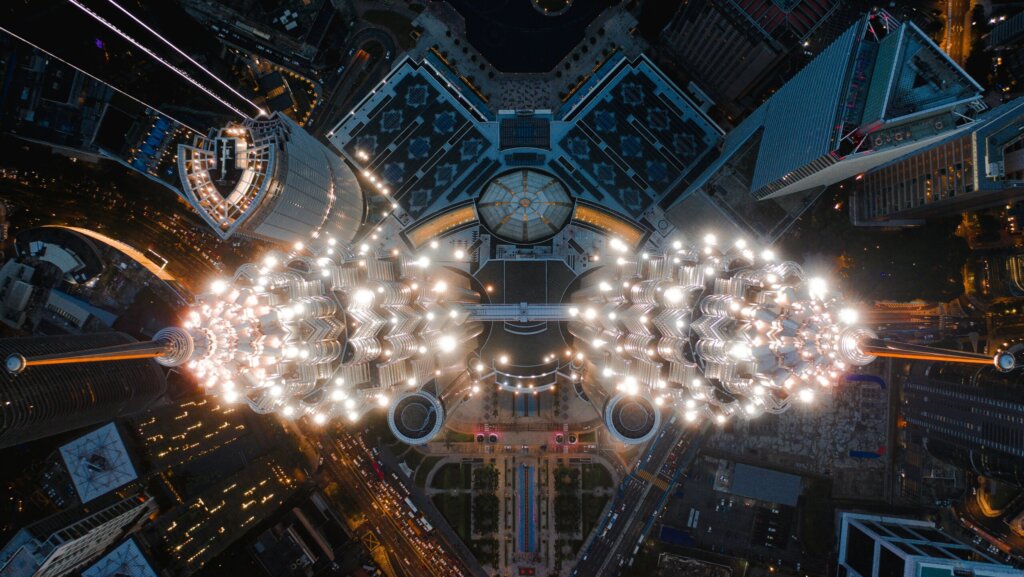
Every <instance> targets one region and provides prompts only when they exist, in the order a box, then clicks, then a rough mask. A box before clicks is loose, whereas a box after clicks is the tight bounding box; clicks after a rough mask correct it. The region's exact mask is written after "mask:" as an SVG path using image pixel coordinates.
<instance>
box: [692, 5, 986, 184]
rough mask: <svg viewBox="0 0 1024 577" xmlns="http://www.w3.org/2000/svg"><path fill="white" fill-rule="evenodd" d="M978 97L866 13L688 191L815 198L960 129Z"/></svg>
mask: <svg viewBox="0 0 1024 577" xmlns="http://www.w3.org/2000/svg"><path fill="white" fill-rule="evenodd" d="M981 92H982V89H981V87H980V86H979V85H978V84H977V83H976V82H975V81H974V80H972V79H971V78H970V77H969V76H968V75H967V74H966V73H965V72H964V71H963V70H962V69H961V68H960V67H959V66H957V64H956V63H955V62H953V60H951V59H950V58H949V57H948V56H947V55H946V54H945V53H943V52H942V51H941V50H940V49H939V47H938V46H936V45H935V44H934V43H933V42H932V41H931V40H930V39H929V38H928V36H927V35H926V34H924V33H923V32H922V31H921V30H920V29H919V28H918V27H917V26H915V25H914V24H913V23H910V22H907V23H900V22H897V21H895V20H894V19H893V18H892V17H891V16H889V15H888V14H887V13H885V12H877V13H874V14H871V15H869V16H865V17H864V18H863V19H862V20H860V21H858V22H857V23H856V24H854V25H853V26H851V27H850V28H849V29H848V30H847V31H846V32H845V33H843V34H842V35H841V36H839V38H837V39H836V40H835V41H834V42H833V43H832V44H830V45H829V46H828V47H827V48H825V49H824V50H823V51H822V52H821V53H820V54H819V55H818V56H817V57H816V58H815V59H814V60H813V61H812V62H811V63H810V64H808V65H807V66H806V67H805V68H804V69H803V70H801V71H800V72H799V73H798V74H797V75H796V76H794V77H793V78H792V79H791V80H790V81H789V82H787V83H786V84H785V85H784V86H782V87H781V88H780V89H779V90H778V91H777V92H776V93H775V94H774V95H772V97H771V98H769V99H768V100H767V101H766V102H765V103H764V104H762V105H761V106H760V107H759V108H758V109H757V110H755V111H754V112H753V113H752V114H751V115H750V116H749V117H747V118H746V119H745V120H744V121H743V122H742V123H741V124H740V125H739V126H737V127H736V128H735V129H733V130H732V131H731V132H730V133H729V134H728V135H726V138H725V143H724V146H723V150H722V155H721V157H720V158H719V159H718V160H717V161H716V162H715V163H714V164H712V165H711V166H710V167H709V168H708V169H707V170H706V171H705V172H704V174H702V175H701V177H700V178H698V179H697V180H696V181H695V182H694V184H693V185H692V186H691V187H690V189H689V191H688V192H689V193H693V192H695V191H697V190H703V191H704V192H705V193H706V194H724V193H727V192H729V191H728V188H729V187H730V186H736V185H739V186H740V187H741V188H743V189H744V190H745V192H747V194H749V195H750V196H752V197H753V198H754V199H757V200H763V199H768V198H777V197H780V196H785V195H790V194H797V193H802V194H813V193H815V192H818V191H821V190H823V189H824V188H825V187H826V186H829V185H831V184H835V183H837V182H839V181H841V180H844V179H846V178H849V177H852V176H854V175H856V174H858V173H861V172H864V171H866V170H869V169H871V168H873V167H876V166H879V165H881V164H883V163H885V162H888V161H890V160H893V159H895V158H898V157H900V156H903V155H905V154H907V153H910V152H913V151H915V150H918V149H920V148H922V147H925V146H928V145H930V144H933V143H935V142H937V141H939V140H941V139H942V138H944V137H946V136H948V135H949V134H950V133H952V132H955V131H958V130H963V129H965V128H966V127H967V126H969V125H971V124H972V122H973V117H974V115H975V113H976V112H977V111H978V110H981V109H984V105H983V104H981V102H980V99H981ZM723 187H724V189H723ZM683 198H685V195H684V197H683Z"/></svg>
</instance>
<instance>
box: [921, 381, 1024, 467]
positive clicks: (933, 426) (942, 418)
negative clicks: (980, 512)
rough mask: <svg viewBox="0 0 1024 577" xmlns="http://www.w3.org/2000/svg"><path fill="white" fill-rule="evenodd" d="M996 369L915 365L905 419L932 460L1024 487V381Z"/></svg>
mask: <svg viewBox="0 0 1024 577" xmlns="http://www.w3.org/2000/svg"><path fill="white" fill-rule="evenodd" d="M1021 381H1022V379H1021V375H1020V374H1019V373H1001V372H999V371H997V370H995V369H994V368H992V367H982V368H978V367H971V366H966V365H955V364H946V363H934V362H925V361H919V362H915V363H914V365H913V367H912V368H911V371H910V376H909V377H907V380H906V383H905V384H904V386H903V417H904V419H906V421H907V424H908V425H909V427H910V433H911V434H912V435H917V436H920V437H921V440H922V442H923V444H924V446H925V447H926V448H927V449H928V452H929V453H931V454H932V455H933V456H935V457H937V458H939V459H941V460H943V461H946V462H948V463H951V464H953V465H957V466H959V467H962V468H964V469H967V470H969V471H973V472H974V473H976V474H978V475H983V476H985V477H989V478H992V479H998V480H1001V481H1007V482H1009V483H1014V484H1016V485H1018V486H1020V487H1024V400H1022V399H1024V397H1022V395H1021V392H1022V391H1024V383H1022V382H1021Z"/></svg>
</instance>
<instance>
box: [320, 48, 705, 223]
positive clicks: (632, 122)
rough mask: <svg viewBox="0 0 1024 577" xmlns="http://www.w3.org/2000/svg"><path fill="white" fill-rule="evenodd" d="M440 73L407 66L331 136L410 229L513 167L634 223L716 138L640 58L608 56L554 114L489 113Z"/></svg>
mask: <svg viewBox="0 0 1024 577" xmlns="http://www.w3.org/2000/svg"><path fill="white" fill-rule="evenodd" d="M448 74H449V73H448V71H447V69H444V68H443V67H441V66H435V65H434V63H433V61H432V60H430V59H429V58H428V59H427V60H425V61H423V62H415V61H413V60H411V59H408V58H407V59H405V60H403V61H401V62H399V63H398V65H397V66H396V67H395V68H394V69H393V70H392V72H391V73H390V74H389V75H388V77H387V78H385V79H384V81H383V82H382V83H381V84H380V85H379V86H378V87H377V88H376V89H375V90H374V91H373V92H372V93H371V94H370V95H369V96H367V98H366V99H364V100H363V101H362V102H361V103H360V104H359V105H358V106H357V107H356V108H355V110H353V112H352V113H351V114H350V115H349V116H348V117H347V118H346V119H345V120H344V121H342V122H341V123H340V124H339V125H338V126H337V127H335V129H334V130H333V131H331V140H332V142H333V143H334V144H335V145H336V146H338V148H339V149H341V150H342V152H343V153H344V155H345V156H346V158H347V159H348V160H349V161H350V162H352V163H353V164H355V165H356V166H358V167H360V168H361V169H363V170H364V171H365V174H366V175H367V176H373V177H374V178H375V179H378V181H379V182H382V185H381V186H383V187H384V188H387V189H388V192H389V194H390V195H391V196H392V197H393V198H394V199H395V200H396V201H397V202H399V203H400V204H401V205H402V207H403V208H404V209H405V211H406V212H407V213H408V214H409V215H410V216H411V217H412V218H413V219H414V220H420V219H422V218H424V217H427V216H430V215H432V214H434V213H437V212H439V211H442V210H445V209H447V208H449V207H451V206H452V205H454V204H458V203H461V202H466V201H470V200H473V199H476V198H477V197H478V196H479V195H480V194H481V193H482V192H483V191H484V189H485V188H486V187H487V186H488V184H489V183H490V182H491V181H492V180H493V179H494V177H495V176H496V175H500V174H504V173H506V172H509V171H510V170H513V169H517V168H524V169H525V168H533V169H537V170H541V171H543V172H548V173H551V174H553V175H554V176H556V177H557V178H558V179H559V180H560V181H561V184H562V185H563V186H564V187H565V188H566V190H567V192H568V193H569V194H570V195H572V196H573V197H574V198H577V199H580V200H583V201H585V202H590V203H592V204H595V205H600V206H602V207H605V208H607V209H609V210H612V211H615V212H617V213H619V214H621V215H624V216H626V217H629V218H630V219H632V220H639V219H641V218H643V217H644V216H645V212H646V211H648V210H650V209H651V208H652V207H653V206H654V205H655V204H656V203H657V202H658V201H659V200H660V199H661V198H662V197H664V196H665V195H666V194H669V193H671V192H673V191H678V190H681V189H683V188H685V187H686V186H687V184H688V183H689V181H690V180H691V179H692V178H694V177H695V176H696V175H697V174H699V173H700V171H701V170H703V168H704V166H705V165H706V164H708V163H709V162H710V157H712V156H713V151H714V148H715V146H716V145H717V143H718V141H719V140H720V139H721V136H722V132H721V130H720V129H719V128H718V127H717V126H716V125H715V124H714V123H713V122H712V121H711V120H710V118H708V117H707V116H706V115H705V114H704V113H703V112H702V111H701V110H700V109H699V107H698V106H697V105H696V104H694V102H693V101H692V100H691V99H690V98H689V97H688V96H686V95H685V94H684V93H683V92H681V91H680V90H679V89H678V88H677V87H676V86H675V85H674V84H673V83H672V82H671V81H670V80H668V79H667V78H666V77H665V76H664V75H663V74H662V73H661V71H659V70H658V69H657V67H656V66H654V64H653V63H651V62H650V61H649V60H648V59H646V58H645V57H641V58H639V59H637V60H634V61H630V60H628V59H626V58H625V57H624V56H617V57H613V58H612V59H610V60H609V62H608V63H606V64H605V65H604V66H602V68H601V69H600V70H598V71H597V72H595V74H594V78H593V79H591V81H588V82H586V83H584V84H583V85H581V87H580V89H579V91H578V92H577V93H575V94H574V95H572V96H570V97H567V98H566V100H565V102H564V103H563V104H562V105H561V108H559V109H557V110H554V111H552V110H531V111H513V110H500V111H496V112H495V111H491V110H488V109H486V108H485V106H486V105H485V104H483V102H482V101H481V100H480V99H479V97H478V95H476V94H473V93H472V92H471V90H470V88H469V87H468V86H466V85H465V84H464V82H463V81H462V80H461V79H459V78H455V77H451V76H449V75H448ZM464 92H465V94H464Z"/></svg>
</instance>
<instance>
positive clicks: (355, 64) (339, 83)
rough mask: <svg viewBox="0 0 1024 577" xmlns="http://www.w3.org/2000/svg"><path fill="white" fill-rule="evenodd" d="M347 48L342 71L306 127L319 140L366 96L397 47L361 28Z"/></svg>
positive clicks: (382, 34) (382, 35)
mask: <svg viewBox="0 0 1024 577" xmlns="http://www.w3.org/2000/svg"><path fill="white" fill-rule="evenodd" d="M348 46H349V51H348V53H347V54H346V57H345V64H344V68H343V69H342V70H341V73H340V75H339V76H338V79H337V80H336V81H335V83H334V87H333V88H332V89H331V91H330V93H328V95H327V97H326V98H324V101H323V102H322V103H321V104H320V106H319V109H320V110H319V112H318V113H317V114H316V115H315V116H314V118H313V119H312V120H311V121H310V123H309V126H308V127H307V128H308V129H309V131H310V132H311V133H312V134H313V135H314V136H318V137H322V136H323V135H324V134H325V133H326V132H327V131H329V130H331V129H333V128H334V127H335V126H336V125H337V124H338V123H340V122H341V121H342V120H343V119H344V116H345V114H347V113H348V112H349V110H351V109H352V107H353V106H354V105H355V103H356V102H357V101H358V100H359V99H360V98H362V97H363V95H364V94H366V92H367V91H368V90H367V89H368V87H370V86H373V85H374V84H376V83H377V82H379V81H380V80H381V79H382V78H383V77H384V75H385V74H387V72H388V70H389V69H390V65H391V63H392V62H394V60H395V58H396V56H397V54H398V47H397V45H396V44H395V40H394V39H393V38H392V37H391V35H390V34H388V33H387V32H385V31H383V30H380V29H377V28H364V29H362V30H360V31H359V32H356V33H355V34H354V35H353V36H352V40H351V41H350V42H349V43H348ZM374 46H377V47H379V49H376V48H373V47H374Z"/></svg>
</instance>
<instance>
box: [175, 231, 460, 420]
mask: <svg viewBox="0 0 1024 577" xmlns="http://www.w3.org/2000/svg"><path fill="white" fill-rule="evenodd" d="M448 274H449V273H448V272H447V271H445V270H444V269H441V268H437V269H433V268H431V267H430V266H429V262H424V261H422V257H419V256H417V255H403V254H400V253H399V254H395V253H393V252H388V253H386V254H383V255H376V254H372V253H371V252H370V251H369V249H368V247H366V246H363V247H360V249H358V250H354V249H352V248H350V247H347V246H342V245H341V243H338V242H336V241H335V240H334V239H329V238H328V239H324V240H323V241H322V242H320V241H318V242H316V243H315V244H314V245H313V246H306V245H305V244H303V243H301V242H300V243H296V245H295V246H294V248H293V250H291V251H290V252H289V253H287V254H285V253H281V252H272V253H270V254H268V255H267V256H266V257H264V259H263V260H262V262H260V263H259V264H246V265H243V266H241V267H240V268H239V269H238V271H237V272H236V273H235V275H234V277H233V278H232V279H230V280H228V279H218V280H214V281H213V282H211V283H210V287H209V290H208V291H207V292H206V293H204V294H202V295H200V296H199V297H198V298H197V302H196V303H195V305H194V306H193V307H192V309H191V310H190V311H189V312H188V316H187V321H186V322H185V325H184V328H185V329H186V330H187V331H188V333H189V334H190V335H191V336H192V341H193V343H194V345H195V346H194V352H192V354H191V357H190V358H189V359H188V360H187V361H186V366H187V367H188V368H189V369H190V370H191V371H192V372H193V374H194V375H195V376H196V377H197V379H198V380H199V382H200V383H202V384H203V386H204V387H205V388H206V389H207V391H208V392H209V393H211V394H218V395H220V396H221V398H223V399H224V400H225V401H227V402H245V403H246V404H248V405H249V406H250V407H252V408H253V409H254V410H256V411H259V412H271V411H277V412H280V413H281V414H283V415H285V416H288V417H299V416H308V417H310V418H311V420H312V421H313V422H314V423H317V424H323V423H327V422H328V421H330V420H332V419H335V418H339V417H341V418H345V419H348V420H353V421H354V420H357V419H359V418H360V416H361V415H363V414H364V413H365V412H367V411H369V410H371V409H373V408H375V407H386V406H388V405H390V404H391V403H392V401H393V400H395V399H396V398H397V397H398V395H399V394H402V393H405V392H406V391H409V390H416V387H417V386H418V385H421V384H424V383H426V382H428V381H430V380H431V379H435V378H440V377H441V376H442V374H446V373H455V374H457V373H458V372H459V371H460V369H459V368H458V367H459V363H460V362H463V359H462V357H463V356H464V355H460V354H459V351H460V350H461V349H463V348H465V347H466V346H467V343H469V342H470V341H471V340H472V339H474V338H475V337H476V335H477V333H478V330H477V329H478V328H479V327H477V326H475V325H476V323H472V322H466V315H463V314H460V310H461V307H462V306H463V305H464V304H466V303H468V302H475V300H474V297H475V293H472V292H471V291H468V290H464V289H456V288H449V287H450V284H451V283H457V282H458V277H449V276H447V275H448Z"/></svg>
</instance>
